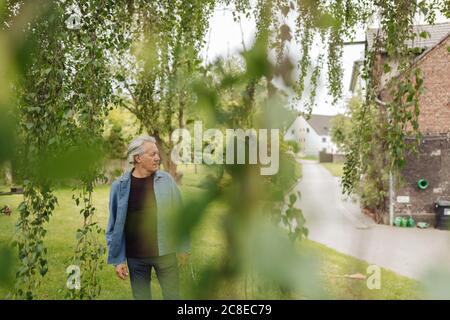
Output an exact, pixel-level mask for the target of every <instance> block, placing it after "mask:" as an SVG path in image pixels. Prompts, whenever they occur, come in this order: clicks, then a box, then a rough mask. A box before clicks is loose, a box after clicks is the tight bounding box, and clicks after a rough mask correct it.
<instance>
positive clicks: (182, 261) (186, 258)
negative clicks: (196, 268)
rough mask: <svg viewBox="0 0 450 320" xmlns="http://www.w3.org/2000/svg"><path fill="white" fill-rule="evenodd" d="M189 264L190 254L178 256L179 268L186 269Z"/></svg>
mask: <svg viewBox="0 0 450 320" xmlns="http://www.w3.org/2000/svg"><path fill="white" fill-rule="evenodd" d="M188 262H189V253H180V254H178V266H179V267H185V266H187V264H188Z"/></svg>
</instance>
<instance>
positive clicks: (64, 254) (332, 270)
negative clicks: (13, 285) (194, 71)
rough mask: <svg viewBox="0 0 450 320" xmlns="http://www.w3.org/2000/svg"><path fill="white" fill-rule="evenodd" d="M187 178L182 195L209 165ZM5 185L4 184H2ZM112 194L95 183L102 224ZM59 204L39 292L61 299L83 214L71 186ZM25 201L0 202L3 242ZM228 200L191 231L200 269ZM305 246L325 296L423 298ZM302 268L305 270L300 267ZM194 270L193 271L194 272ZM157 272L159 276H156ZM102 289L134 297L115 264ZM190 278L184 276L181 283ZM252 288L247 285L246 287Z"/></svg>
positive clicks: (400, 280)
mask: <svg viewBox="0 0 450 320" xmlns="http://www.w3.org/2000/svg"><path fill="white" fill-rule="evenodd" d="M185 172H186V174H185V176H184V183H183V186H182V192H183V196H184V197H185V198H189V197H191V196H192V195H194V194H198V193H200V192H202V190H203V189H201V188H199V186H201V181H202V177H204V176H205V175H206V170H205V169H204V168H202V167H200V166H199V168H198V174H194V171H193V169H187V170H185ZM0 189H3V188H0ZM108 194H109V186H100V187H98V188H96V191H95V194H94V202H95V205H96V207H97V210H98V213H97V219H98V221H99V223H100V224H101V225H102V226H105V225H106V221H107V218H108V212H107V207H108ZM56 195H57V197H58V202H59V207H58V208H57V209H56V210H55V212H54V214H53V216H52V217H51V221H50V223H49V225H48V233H47V236H46V239H45V242H46V245H47V247H48V261H49V272H48V274H47V275H46V277H45V280H44V282H43V283H42V286H41V288H40V289H39V291H38V292H37V293H38V295H39V298H40V299H63V298H64V294H63V293H62V292H61V291H60V290H62V289H64V286H65V282H66V273H65V269H66V267H67V266H68V265H70V257H71V256H72V253H73V251H74V245H75V231H76V229H77V227H78V226H79V225H80V224H81V221H82V220H81V217H80V216H79V214H78V208H77V207H76V206H75V203H74V201H73V200H72V199H71V195H72V191H71V189H70V188H67V189H64V188H62V189H59V190H57V192H56ZM20 201H21V196H20V195H13V196H1V197H0V206H2V205H4V204H7V205H9V206H11V207H12V208H14V211H13V214H12V215H11V216H9V217H8V216H3V215H0V245H2V244H3V245H6V244H7V243H8V241H10V240H11V239H12V237H13V234H14V229H15V222H16V219H17V214H18V213H17V209H16V208H17V205H18V204H19V202H20ZM224 208H225V207H224V206H223V205H221V204H213V205H210V207H209V208H208V213H207V215H206V216H205V218H204V220H203V221H202V223H201V224H200V225H199V226H198V227H197V228H196V229H195V231H194V234H193V236H192V244H191V246H192V255H191V261H192V265H193V266H194V270H200V269H201V267H202V266H205V265H207V264H208V263H211V262H213V263H215V262H218V261H219V259H220V257H221V252H223V251H222V250H223V247H224V243H225V242H224V237H223V234H222V231H221V226H222V224H223V220H222V217H223V215H224V213H225V210H224ZM303 247H304V248H306V249H307V250H308V251H310V252H311V253H312V254H313V255H314V256H315V257H316V258H317V260H318V261H319V262H320V264H319V266H320V267H319V270H316V271H317V272H318V273H319V274H320V275H321V276H322V277H321V284H320V286H321V287H322V289H323V290H324V293H325V295H324V296H323V297H324V298H331V299H414V298H421V293H420V287H419V283H418V282H416V281H414V280H411V279H408V278H406V277H402V276H399V275H397V274H395V273H393V272H390V271H387V270H382V278H381V289H380V290H369V289H368V288H367V286H366V282H365V281H364V280H353V279H348V278H342V277H340V276H342V275H346V274H355V273H362V274H366V268H367V263H365V262H363V261H360V260H357V259H354V258H352V257H349V256H346V255H343V254H340V253H338V252H336V251H334V250H332V249H329V248H327V247H325V246H323V245H320V244H317V243H314V242H312V241H309V240H307V241H305V242H304V246H303ZM105 261H106V258H105ZM299 272H301V270H299ZM190 274H191V272H190V270H186V271H184V273H182V280H183V279H186V278H188V277H189V276H190ZM194 274H195V273H194ZM154 277H155V276H154ZM100 278H101V286H102V293H101V296H100V297H99V298H100V299H131V291H130V285H129V282H128V280H126V281H121V280H119V279H118V278H117V277H116V276H115V274H114V271H113V268H112V266H108V265H106V263H105V265H104V268H103V270H101V272H100ZM185 283H187V281H182V286H183V284H185ZM220 288H221V289H220V290H219V292H217V293H216V295H215V297H214V298H221V299H243V298H245V292H244V286H243V284H242V282H241V281H239V280H236V281H234V282H226V283H223V284H222V285H221V287H220ZM152 290H153V296H154V298H155V299H161V291H160V289H159V286H158V283H157V281H156V279H155V281H153V282H152ZM188 291H189V290H188V288H184V289H183V290H182V293H183V294H182V297H185V298H189V295H188V294H187V292H188ZM256 291H257V290H256V289H254V291H251V292H250V293H249V294H248V295H247V297H248V298H269V299H278V298H282V297H283V295H282V294H281V293H279V292H270V293H269V292H263V293H261V292H260V291H258V292H256ZM247 292H248V290H247ZM6 293H7V290H6V288H1V287H0V298H3V297H4V296H5V295H6ZM294 298H308V296H305V295H301V294H300V295H296V296H294Z"/></svg>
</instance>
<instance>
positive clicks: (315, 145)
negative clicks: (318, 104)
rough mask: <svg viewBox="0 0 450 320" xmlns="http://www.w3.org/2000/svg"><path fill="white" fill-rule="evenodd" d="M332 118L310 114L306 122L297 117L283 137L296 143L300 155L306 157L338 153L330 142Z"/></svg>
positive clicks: (301, 117)
mask: <svg viewBox="0 0 450 320" xmlns="http://www.w3.org/2000/svg"><path fill="white" fill-rule="evenodd" d="M333 118H334V116H325V115H319V114H312V115H311V117H310V118H309V119H308V120H306V119H305V118H304V117H303V116H298V117H297V118H296V119H295V120H294V122H293V123H292V125H291V126H290V127H289V129H288V130H287V131H286V134H285V135H284V140H285V141H297V142H298V143H299V145H300V153H302V154H304V155H307V156H319V152H320V151H325V152H326V153H331V154H338V153H340V152H339V150H338V148H337V146H336V145H335V144H334V143H333V142H332V141H331V136H330V130H331V124H330V122H331V119H333Z"/></svg>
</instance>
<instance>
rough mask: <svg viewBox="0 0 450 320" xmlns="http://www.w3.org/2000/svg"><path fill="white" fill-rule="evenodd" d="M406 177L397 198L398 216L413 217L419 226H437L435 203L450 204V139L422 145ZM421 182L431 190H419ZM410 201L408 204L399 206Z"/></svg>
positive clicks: (411, 157) (409, 162)
mask: <svg viewBox="0 0 450 320" xmlns="http://www.w3.org/2000/svg"><path fill="white" fill-rule="evenodd" d="M402 177H403V183H402V186H401V187H400V188H399V189H398V190H397V192H395V197H394V214H395V216H401V215H412V216H413V217H414V220H416V222H417V221H425V222H428V223H430V224H431V225H434V223H435V209H434V204H435V202H437V201H439V200H450V136H442V137H433V138H429V139H425V140H424V141H422V143H421V144H420V146H419V154H418V156H415V155H408V156H407V161H406V165H405V168H404V169H403V171H402ZM419 179H425V180H427V181H428V183H429V186H428V188H427V189H425V190H421V189H420V188H419V187H418V186H417V182H418V181H419ZM398 197H401V198H398ZM402 198H403V199H402ZM407 198H409V202H408V203H399V202H398V200H400V202H402V201H405V200H406V199H407Z"/></svg>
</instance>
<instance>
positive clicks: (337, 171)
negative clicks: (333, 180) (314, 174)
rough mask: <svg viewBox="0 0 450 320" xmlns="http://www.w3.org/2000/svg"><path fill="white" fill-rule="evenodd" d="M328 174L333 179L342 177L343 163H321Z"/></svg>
mask: <svg viewBox="0 0 450 320" xmlns="http://www.w3.org/2000/svg"><path fill="white" fill-rule="evenodd" d="M321 165H322V166H324V167H325V168H326V169H327V170H328V171H330V173H331V174H332V175H333V176H335V177H342V174H343V169H344V164H343V163H333V162H323V163H321Z"/></svg>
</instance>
